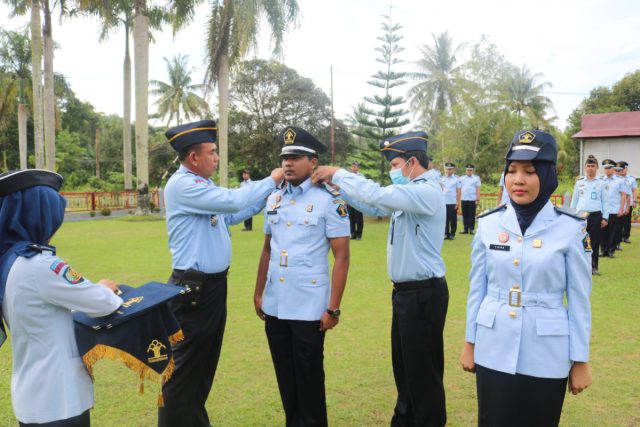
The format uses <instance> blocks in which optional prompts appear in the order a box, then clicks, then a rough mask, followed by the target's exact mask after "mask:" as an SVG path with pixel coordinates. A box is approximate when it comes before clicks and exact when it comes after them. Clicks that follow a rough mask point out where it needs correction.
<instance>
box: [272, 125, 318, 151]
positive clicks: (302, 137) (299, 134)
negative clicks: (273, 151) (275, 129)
mask: <svg viewBox="0 0 640 427" xmlns="http://www.w3.org/2000/svg"><path fill="white" fill-rule="evenodd" d="M278 143H280V144H282V150H281V151H280V156H288V155H293V156H317V155H318V154H322V153H326V152H327V146H326V145H324V144H323V143H322V142H320V141H318V139H317V138H316V137H315V136H313V135H311V134H310V133H309V132H307V131H306V130H304V129H302V128H301V127H298V126H287V127H285V128H284V129H283V130H282V131H281V132H280V134H279V135H278Z"/></svg>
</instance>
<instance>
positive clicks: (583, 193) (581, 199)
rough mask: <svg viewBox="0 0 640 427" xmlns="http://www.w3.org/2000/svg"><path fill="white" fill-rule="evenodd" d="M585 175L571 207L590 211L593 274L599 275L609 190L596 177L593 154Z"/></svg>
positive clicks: (574, 189) (573, 197)
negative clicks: (601, 242) (602, 231)
mask: <svg viewBox="0 0 640 427" xmlns="http://www.w3.org/2000/svg"><path fill="white" fill-rule="evenodd" d="M584 166H585V168H584V169H585V174H586V175H585V176H583V177H581V178H580V179H578V181H577V182H576V185H575V186H574V187H573V195H572V196H571V208H572V209H575V210H577V211H582V212H589V216H588V217H587V233H589V237H590V238H591V247H592V248H593V252H592V253H591V274H593V275H596V276H599V275H600V272H599V271H598V259H599V251H600V240H601V229H602V228H604V227H606V226H607V219H608V218H609V192H608V191H607V190H605V189H604V184H603V183H602V181H601V180H600V179H599V178H597V177H596V172H597V171H598V160H597V159H596V158H595V157H594V156H593V155H591V154H589V156H588V157H587V160H586V161H585V165H584Z"/></svg>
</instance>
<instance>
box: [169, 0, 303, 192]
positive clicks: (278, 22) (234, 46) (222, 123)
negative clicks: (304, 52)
mask: <svg viewBox="0 0 640 427" xmlns="http://www.w3.org/2000/svg"><path fill="white" fill-rule="evenodd" d="M199 2H200V1H199V0H190V1H187V0H173V2H172V6H171V9H172V10H174V14H175V22H174V30H175V31H177V30H179V29H180V28H182V27H183V26H184V25H186V24H187V23H188V22H189V21H190V20H191V18H192V17H193V14H194V8H195V6H196V4H198V3H199ZM298 14H299V8H298V2H297V0H278V1H274V0H253V1H247V0H212V1H211V14H210V16H209V21H208V25H207V48H206V49H207V73H206V82H207V84H217V85H218V100H219V102H218V106H219V111H220V112H219V114H220V115H219V117H218V146H219V150H220V185H222V186H227V182H228V162H229V158H228V129H229V69H230V67H231V66H233V65H234V64H236V63H237V62H238V61H240V60H241V59H242V58H243V57H244V56H245V55H246V54H247V53H248V51H249V50H250V49H251V48H255V47H256V45H257V36H258V32H259V25H260V22H261V20H262V18H266V21H267V23H268V25H269V27H270V29H271V40H272V43H273V46H274V48H273V53H274V55H279V54H280V53H281V52H282V42H283V38H284V32H285V30H286V29H287V27H288V26H289V24H294V23H295V22H296V20H297V18H298Z"/></svg>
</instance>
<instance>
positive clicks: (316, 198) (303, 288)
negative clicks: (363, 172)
mask: <svg viewBox="0 0 640 427" xmlns="http://www.w3.org/2000/svg"><path fill="white" fill-rule="evenodd" d="M279 140H280V142H282V144H283V147H282V151H281V153H280V157H282V167H283V169H284V174H285V180H286V181H287V183H286V185H285V186H284V188H282V189H280V190H277V191H276V192H275V193H273V194H272V195H271V196H269V199H268V200H267V208H266V212H265V221H264V224H265V225H264V232H265V239H264V246H263V249H262V255H261V257H260V265H259V267H258V276H257V279H256V288H255V293H254V304H255V309H256V314H257V315H258V316H259V317H260V318H261V319H263V320H264V321H265V332H266V334H267V339H268V341H269V349H270V350H271V357H272V359H273V366H274V368H275V371H276V377H277V379H278V388H279V389H280V397H281V398H282V405H283V407H284V411H285V414H286V425H287V426H326V425H327V407H326V401H325V389H324V366H323V358H324V355H323V353H324V337H325V331H327V330H328V329H332V328H333V327H334V326H336V325H337V323H338V320H339V318H340V302H341V300H342V294H343V292H344V288H345V285H346V281H347V271H348V269H349V236H350V227H349V216H348V214H347V207H346V204H345V202H344V201H343V200H341V199H338V198H337V197H336V195H334V194H333V193H335V192H334V191H333V190H332V192H331V193H330V192H329V191H328V190H327V189H326V188H325V187H324V186H314V185H313V184H312V183H311V173H312V172H313V169H314V168H315V166H316V165H317V163H318V154H319V153H325V152H326V151H327V147H326V146H325V145H324V144H322V143H321V142H320V141H318V140H317V139H316V138H315V137H314V136H313V135H311V134H310V133H308V132H307V131H306V130H304V129H302V128H299V127H296V126H289V127H287V128H285V129H284V130H283V131H282V132H281V133H280V138H279ZM329 248H331V250H332V252H333V256H334V259H335V262H334V265H333V271H332V274H331V277H330V276H329V260H328V257H327V254H328V252H329Z"/></svg>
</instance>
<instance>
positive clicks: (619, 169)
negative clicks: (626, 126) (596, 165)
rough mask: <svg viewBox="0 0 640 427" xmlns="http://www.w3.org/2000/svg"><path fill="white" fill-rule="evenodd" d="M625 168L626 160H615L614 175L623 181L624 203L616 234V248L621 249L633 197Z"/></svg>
mask: <svg viewBox="0 0 640 427" xmlns="http://www.w3.org/2000/svg"><path fill="white" fill-rule="evenodd" d="M625 168H626V162H624V161H620V162H617V163H616V165H615V167H614V168H613V169H614V170H615V171H616V176H617V177H618V178H620V180H622V182H623V186H622V188H623V189H624V192H625V197H624V203H622V216H621V217H620V218H619V221H620V225H619V226H618V233H617V234H616V250H618V251H621V250H622V246H621V243H622V231H623V229H624V227H625V223H626V221H627V218H629V219H631V199H632V198H633V195H632V192H631V182H630V181H629V180H628V179H627V178H626V176H625V173H624V170H625Z"/></svg>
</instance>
